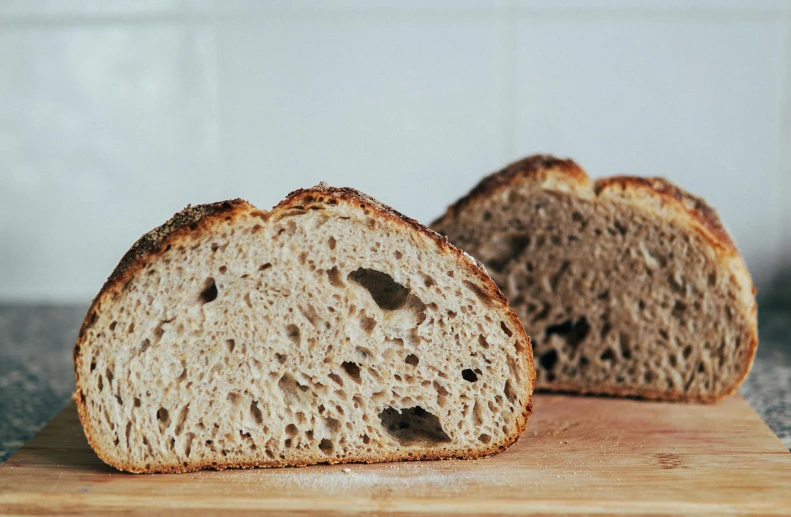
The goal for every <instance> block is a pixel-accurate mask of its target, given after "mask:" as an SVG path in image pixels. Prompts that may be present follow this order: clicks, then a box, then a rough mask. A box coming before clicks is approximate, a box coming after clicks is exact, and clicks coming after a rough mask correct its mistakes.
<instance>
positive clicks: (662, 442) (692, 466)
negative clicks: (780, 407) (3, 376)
mask: <svg viewBox="0 0 791 517" xmlns="http://www.w3.org/2000/svg"><path fill="white" fill-rule="evenodd" d="M347 469H348V470H347ZM196 512H202V513H208V514H222V515H236V514H249V513H255V512H263V513H271V514H275V515H283V514H298V515H311V516H318V515H333V514H347V513H356V514H362V515H372V514H376V515H378V514H389V513H393V514H409V515H429V514H434V515H436V514H447V513H460V514H461V513H464V514H490V515H498V514H501V515H505V514H528V513H532V514H539V515H560V514H587V515H589V514H640V515H666V514H680V513H683V514H695V515H703V514H719V515H721V514H763V515H767V514H776V515H780V514H791V453H789V452H788V450H787V449H786V448H785V447H784V446H783V444H782V443H781V442H780V440H778V439H777V437H775V436H774V434H773V433H772V432H771V430H770V429H769V428H768V427H767V426H766V424H764V422H763V421H762V420H761V419H760V418H759V417H758V415H756V414H755V412H754V411H753V410H752V408H750V407H749V405H748V404H747V403H746V402H745V401H744V400H743V399H742V398H741V397H739V396H734V397H730V398H728V399H726V400H724V401H722V402H720V403H718V404H714V405H687V404H668V403H658V402H643V401H635V400H617V399H606V398H590V397H568V396H556V395H539V396H536V397H535V413H534V416H533V417H532V418H531V419H530V422H529V424H528V428H527V431H526V432H525V434H524V435H523V436H522V438H521V440H520V441H519V443H518V444H517V445H515V446H514V447H512V448H511V449H509V450H508V451H506V452H504V453H502V454H500V455H497V456H494V457H492V458H487V459H482V460H470V461H462V460H458V461H456V460H454V461H439V462H406V463H389V464H377V465H359V464H353V465H333V466H329V465H323V466H315V467H306V468H299V469H294V468H285V469H259V470H236V471H224V472H212V471H206V472H198V473H191V474H153V475H132V474H124V473H121V472H117V471H115V470H114V469H112V468H110V467H108V466H106V465H104V464H103V463H102V462H101V461H100V460H99V459H98V458H97V457H96V455H95V454H94V453H93V451H92V450H91V449H90V447H89V446H88V444H87V442H86V441H85V437H84V436H83V434H82V429H81V428H80V424H79V421H78V420H77V415H76V412H75V409H74V407H73V406H69V407H67V408H66V409H65V410H63V412H62V413H60V414H59V415H58V416H57V417H56V418H55V419H54V420H53V421H52V422H50V423H49V424H48V425H47V426H46V427H45V428H44V429H43V430H42V431H41V432H40V433H39V434H38V435H37V436H36V437H35V438H33V439H32V440H31V441H30V442H29V443H28V444H27V445H25V446H24V447H23V448H22V449H20V450H19V451H18V452H17V453H16V454H15V455H14V456H13V457H11V459H9V460H8V462H6V463H5V464H4V465H3V466H2V467H0V513H2V514H4V515H5V514H11V515H13V514H18V515H54V514H68V515H110V514H125V515H129V514H141V515H170V516H174V515H179V514H182V513H183V514H193V513H196Z"/></svg>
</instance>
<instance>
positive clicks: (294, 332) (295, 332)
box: [286, 325, 301, 345]
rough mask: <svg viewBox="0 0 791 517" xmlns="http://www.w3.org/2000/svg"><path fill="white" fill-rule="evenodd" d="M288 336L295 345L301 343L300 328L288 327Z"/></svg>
mask: <svg viewBox="0 0 791 517" xmlns="http://www.w3.org/2000/svg"><path fill="white" fill-rule="evenodd" d="M286 335H287V336H288V338H289V339H290V340H291V342H292V343H294V344H295V345H299V343H300V340H301V338H300V335H299V327H297V326H296V325H286Z"/></svg>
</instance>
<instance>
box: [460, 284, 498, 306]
mask: <svg viewBox="0 0 791 517" xmlns="http://www.w3.org/2000/svg"><path fill="white" fill-rule="evenodd" d="M464 286H465V287H466V288H467V289H469V290H470V291H472V293H473V294H474V295H475V297H476V298H478V300H479V301H480V302H481V303H483V304H484V305H485V306H487V307H488V306H491V304H492V297H491V296H489V295H488V294H486V292H485V291H484V290H483V289H481V287H480V286H478V285H477V284H474V283H472V282H470V281H468V280H465V281H464Z"/></svg>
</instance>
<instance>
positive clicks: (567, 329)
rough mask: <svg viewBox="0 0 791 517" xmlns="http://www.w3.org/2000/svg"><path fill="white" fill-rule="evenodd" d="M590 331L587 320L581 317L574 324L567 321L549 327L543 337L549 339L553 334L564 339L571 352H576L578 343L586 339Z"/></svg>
mask: <svg viewBox="0 0 791 517" xmlns="http://www.w3.org/2000/svg"><path fill="white" fill-rule="evenodd" d="M590 329H591V327H590V324H589V323H588V319H587V318H585V316H582V317H581V318H579V319H578V320H577V321H576V322H573V321H572V320H570V319H569V320H566V321H563V322H562V323H558V324H556V325H550V326H549V327H547V329H546V331H545V332H544V337H546V338H549V336H551V335H553V334H554V335H558V336H560V337H562V338H563V339H564V341H565V342H566V344H567V345H568V346H569V347H571V349H572V350H576V349H577V348H578V347H579V345H580V343H582V342H583V341H585V338H586V337H588V333H589V332H590Z"/></svg>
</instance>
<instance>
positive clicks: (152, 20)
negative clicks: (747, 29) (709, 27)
mask: <svg viewBox="0 0 791 517" xmlns="http://www.w3.org/2000/svg"><path fill="white" fill-rule="evenodd" d="M788 12H789V9H788V8H787V9H784V10H780V9H769V8H767V9H745V10H725V9H723V10H715V9H711V10H707V9H685V8H676V9H668V10H662V11H657V10H652V9H640V8H635V9H628V8H612V9H606V8H599V9H596V8H584V9H572V8H566V9H562V8H557V7H550V8H536V7H532V8H531V7H513V8H510V9H508V15H509V18H510V19H511V20H512V21H517V20H518V21H524V20H545V21H578V22H579V21H591V22H600V21H656V22H663V21H679V20H687V21H697V22H714V23H717V22H722V21H736V22H739V21H766V22H769V21H776V20H777V18H778V16H779V15H780V16H782V15H783V13H786V14H787V13H788ZM501 13H502V9H499V8H497V7H492V8H478V9H455V10H452V9H446V10H443V9H433V10H417V9H415V10H402V11H396V10H388V9H367V10H348V9H346V10H340V9H338V10H334V9H310V10H288V9H256V10H246V11H241V10H238V11H223V10H222V9H219V10H217V11H211V10H207V11H185V12H183V13H182V12H178V11H175V10H174V11H170V12H159V13H145V14H140V13H132V14H126V15H107V14H96V15H90V14H86V15H73V14H66V15H51V14H47V15H28V16H2V15H0V27H2V28H3V29H25V28H42V27H56V28H59V27H68V26H86V27H91V26H106V25H130V26H132V25H163V24H165V25H167V24H176V23H186V24H202V25H209V24H224V23H234V24H238V23H261V22H289V21H290V22H316V21H320V22H326V23H348V22H371V23H377V22H396V23H398V22H412V23H414V22H426V23H436V22H442V21H445V22H459V21H480V20H486V19H488V20H492V19H497V18H498V17H499V16H500V15H501Z"/></svg>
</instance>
